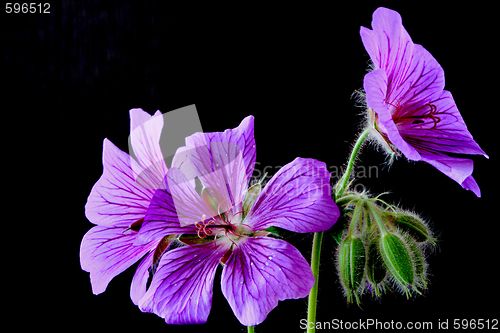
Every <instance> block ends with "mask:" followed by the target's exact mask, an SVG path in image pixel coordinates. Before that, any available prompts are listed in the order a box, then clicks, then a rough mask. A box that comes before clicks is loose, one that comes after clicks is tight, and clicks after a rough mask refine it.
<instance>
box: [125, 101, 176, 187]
mask: <svg viewBox="0 0 500 333" xmlns="http://www.w3.org/2000/svg"><path fill="white" fill-rule="evenodd" d="M162 128H163V115H162V113H161V112H160V111H157V112H156V113H155V114H154V116H151V115H150V114H149V113H147V112H145V111H143V110H142V109H132V110H130V143H131V146H132V148H133V153H134V155H135V157H136V158H137V161H138V162H139V164H140V165H141V167H142V169H141V170H135V169H134V170H135V171H136V174H137V175H141V172H142V171H143V170H148V171H149V173H150V174H151V175H152V176H153V177H151V178H152V180H153V183H152V184H148V185H150V187H149V188H151V189H153V190H156V189H157V188H158V187H159V185H160V184H161V182H162V180H163V177H164V176H165V174H166V173H167V170H168V168H167V166H166V164H165V160H164V158H163V154H162V152H161V149H160V136H161V131H162Z"/></svg>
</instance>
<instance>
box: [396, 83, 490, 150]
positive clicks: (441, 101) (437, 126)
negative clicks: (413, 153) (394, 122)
mask: <svg viewBox="0 0 500 333" xmlns="http://www.w3.org/2000/svg"><path fill="white" fill-rule="evenodd" d="M430 104H432V105H433V106H434V107H435V109H436V112H435V115H434V117H435V118H434V119H429V121H428V123H427V124H426V125H422V124H417V125H415V124H412V123H411V122H409V123H406V124H404V125H403V126H399V132H400V133H401V136H402V137H403V138H404V140H405V141H407V142H408V143H409V144H410V145H412V146H413V147H414V148H415V149H417V150H418V151H419V152H421V153H422V154H425V153H435V154H439V153H440V152H450V153H459V154H481V155H484V156H485V157H488V155H486V153H485V152H484V151H483V150H482V149H481V148H480V147H479V145H478V144H477V143H476V142H475V141H474V139H473V137H472V135H471V134H470V132H469V131H468V130H467V126H466V125H465V122H464V120H463V119H462V116H461V115H460V112H459V111H458V109H457V106H456V105H455V101H454V100H453V96H452V95H451V93H450V92H449V91H447V90H443V92H442V93H441V95H440V96H439V97H438V98H436V99H435V100H433V101H431V102H430ZM426 112H430V111H429V110H427V111H426Z"/></svg>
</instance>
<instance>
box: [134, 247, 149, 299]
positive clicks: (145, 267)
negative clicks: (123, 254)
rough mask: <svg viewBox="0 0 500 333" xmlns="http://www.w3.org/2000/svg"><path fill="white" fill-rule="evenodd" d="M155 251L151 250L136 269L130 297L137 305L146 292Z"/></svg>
mask: <svg viewBox="0 0 500 333" xmlns="http://www.w3.org/2000/svg"><path fill="white" fill-rule="evenodd" d="M154 253H155V251H151V252H149V253H148V254H147V255H146V256H145V257H144V259H142V261H141V263H140V264H139V266H138V267H137V270H136V271H135V274H134V277H133V278H132V284H131V285H130V298H131V299H132V302H134V304H135V305H139V301H140V300H141V298H142V297H143V296H144V295H145V294H146V286H147V283H148V278H149V268H150V267H151V265H152V263H153V256H154Z"/></svg>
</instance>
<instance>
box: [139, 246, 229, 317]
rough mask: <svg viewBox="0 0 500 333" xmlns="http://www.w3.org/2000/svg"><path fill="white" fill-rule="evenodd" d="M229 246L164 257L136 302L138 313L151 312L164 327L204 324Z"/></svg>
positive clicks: (183, 250)
mask: <svg viewBox="0 0 500 333" xmlns="http://www.w3.org/2000/svg"><path fill="white" fill-rule="evenodd" d="M229 244H230V243H229ZM229 244H225V243H217V246H215V243H213V242H210V243H205V244H199V245H191V246H185V247H181V248H177V249H175V250H172V251H169V252H167V253H165V254H164V255H163V257H162V259H161V261H160V264H159V267H158V270H157V271H156V273H155V275H154V276H153V280H152V282H151V286H150V287H149V289H148V291H147V292H146V294H145V295H144V297H143V298H142V299H141V300H140V302H139V307H140V308H141V310H142V311H145V312H154V313H155V314H157V315H158V316H160V317H162V318H165V321H166V322H167V324H177V325H183V324H202V323H205V322H206V321H207V318H208V315H209V313H210V308H211V306H212V295H213V281H214V276H215V271H216V268H217V265H218V264H219V260H220V259H221V258H222V256H223V255H224V253H226V252H227V251H228V250H229V246H230V245H229Z"/></svg>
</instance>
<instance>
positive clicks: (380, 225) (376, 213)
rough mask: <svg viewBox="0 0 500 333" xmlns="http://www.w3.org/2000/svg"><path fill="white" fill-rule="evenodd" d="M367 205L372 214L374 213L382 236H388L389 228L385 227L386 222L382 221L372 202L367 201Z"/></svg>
mask: <svg viewBox="0 0 500 333" xmlns="http://www.w3.org/2000/svg"><path fill="white" fill-rule="evenodd" d="M365 204H366V207H367V208H368V210H369V211H370V213H372V215H373V219H374V220H375V222H376V223H377V226H378V228H379V230H380V233H381V234H382V236H384V235H385V234H387V228H386V227H385V224H384V221H382V219H381V218H380V212H379V211H378V209H377V208H376V207H375V206H374V205H373V204H372V203H371V202H369V201H367V202H366V203H365Z"/></svg>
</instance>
